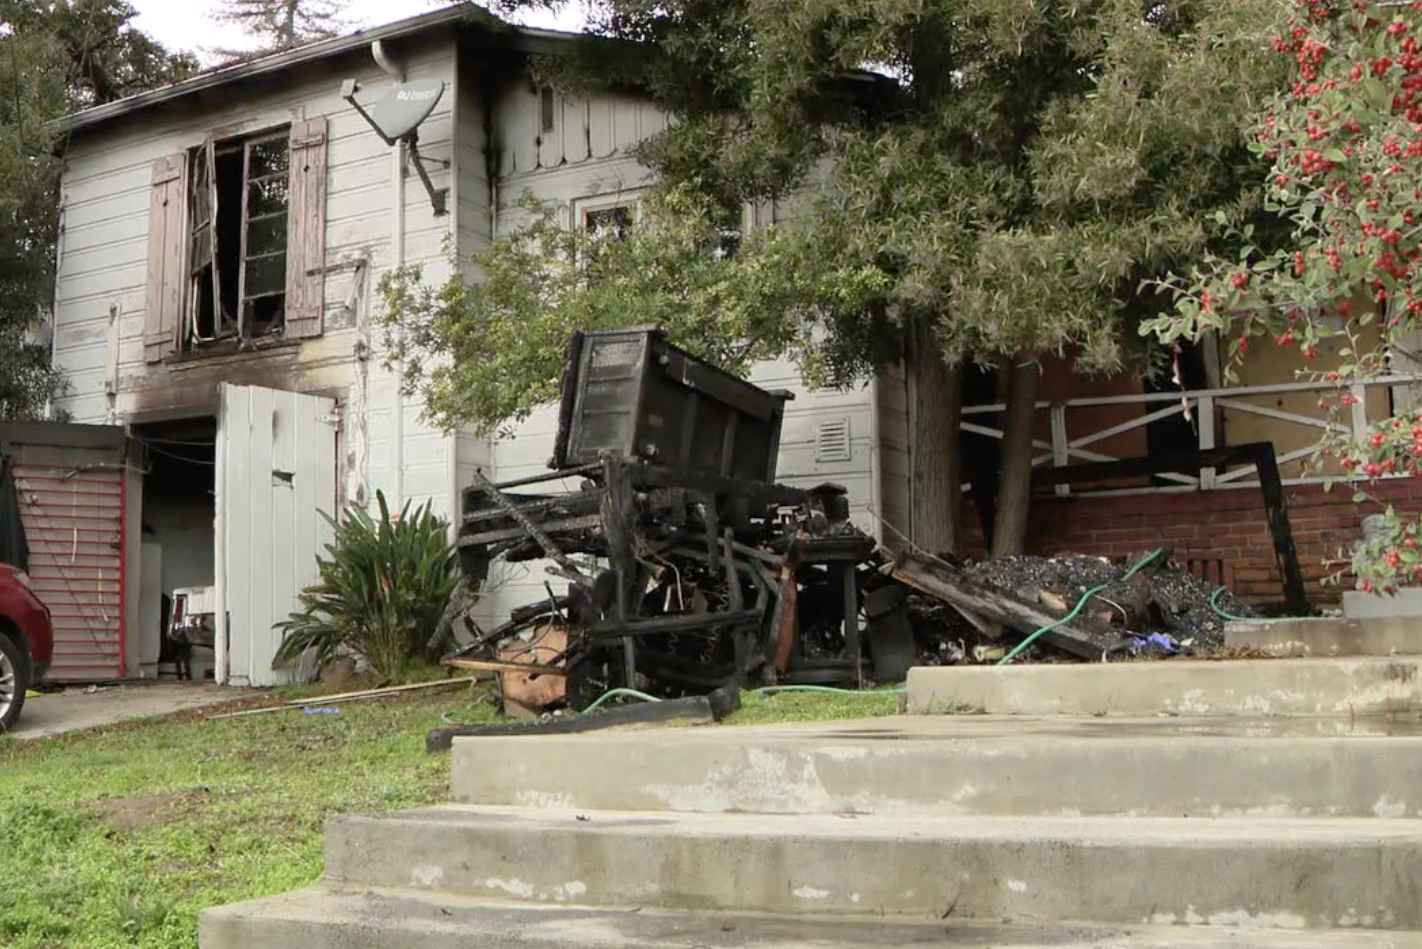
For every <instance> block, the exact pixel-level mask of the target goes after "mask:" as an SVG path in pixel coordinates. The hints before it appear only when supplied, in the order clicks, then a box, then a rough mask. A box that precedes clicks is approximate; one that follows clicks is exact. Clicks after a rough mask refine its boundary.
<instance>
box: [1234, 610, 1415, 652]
mask: <svg viewBox="0 0 1422 949" xmlns="http://www.w3.org/2000/svg"><path fill="white" fill-rule="evenodd" d="M1383 602H1384V603H1386V601H1383ZM1225 646H1226V647H1227V648H1231V649H1258V650H1260V651H1261V652H1265V653H1268V654H1269V655H1271V656H1278V657H1281V658H1291V657H1298V656H1416V655H1422V617H1416V616H1363V617H1359V618H1357V619H1348V618H1345V617H1341V616H1340V617H1320V618H1308V619H1273V620H1243V621H1239V622H1232V623H1226V624H1225Z"/></svg>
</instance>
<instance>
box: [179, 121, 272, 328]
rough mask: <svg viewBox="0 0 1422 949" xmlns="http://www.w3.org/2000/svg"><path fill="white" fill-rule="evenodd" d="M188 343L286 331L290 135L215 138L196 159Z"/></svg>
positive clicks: (190, 192) (191, 203) (193, 164)
mask: <svg viewBox="0 0 1422 949" xmlns="http://www.w3.org/2000/svg"><path fill="white" fill-rule="evenodd" d="M189 165H190V167H189V175H188V180H189V182H190V183H191V184H190V187H189V189H188V197H189V207H190V209H191V217H190V220H191V221H192V234H191V241H190V255H189V260H190V265H189V277H190V286H189V297H188V321H187V323H188V327H187V329H188V331H187V342H188V343H189V344H190V345H191V344H201V343H205V342H211V341H215V340H226V339H257V338H261V337H267V336H273V335H277V334H280V333H282V331H283V330H284V329H285V325H286V302H287V301H286V286H287V273H286V270H287V268H286V256H287V225H288V218H289V213H288V212H289V207H290V190H291V146H290V142H289V133H288V130H286V129H282V130H280V131H278V132H272V133H267V134H263V135H260V136H253V137H251V138H247V139H239V140H235V141H222V142H217V141H213V140H212V139H209V140H208V141H207V142H206V143H205V144H204V145H203V146H202V147H200V148H198V149H195V150H194V151H193V153H192V154H191V156H190V159H189Z"/></svg>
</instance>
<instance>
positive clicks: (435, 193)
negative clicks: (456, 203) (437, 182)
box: [403, 132, 449, 217]
mask: <svg viewBox="0 0 1422 949" xmlns="http://www.w3.org/2000/svg"><path fill="white" fill-rule="evenodd" d="M403 141H404V142H405V148H406V152H405V174H407V175H408V174H409V173H410V165H411V164H414V166H415V173H416V174H418V175H419V176H420V182H421V183H422V184H423V185H424V186H425V193H426V194H428V195H429V196H430V207H432V208H434V213H435V217H443V216H444V215H446V214H448V213H449V189H448V188H436V187H435V186H434V182H433V181H431V180H430V173H429V172H428V171H426V170H425V162H427V161H429V162H434V163H435V164H436V165H439V166H440V167H441V168H448V167H449V162H448V161H446V160H445V159H443V158H425V157H424V156H423V155H421V154H420V133H419V132H411V133H410V134H409V135H406V136H405V138H404V139H403Z"/></svg>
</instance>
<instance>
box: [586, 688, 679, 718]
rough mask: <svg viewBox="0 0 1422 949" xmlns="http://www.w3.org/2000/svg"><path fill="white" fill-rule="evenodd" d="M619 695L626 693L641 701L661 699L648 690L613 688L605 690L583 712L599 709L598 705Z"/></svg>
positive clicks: (630, 697)
mask: <svg viewBox="0 0 1422 949" xmlns="http://www.w3.org/2000/svg"><path fill="white" fill-rule="evenodd" d="M619 695H625V696H627V697H628V698H629V699H637V700H638V701H640V702H660V701H661V699H659V698H657V697H656V696H655V695H648V694H647V693H646V692H638V691H637V690H636V689H613V690H612V691H610V692H604V693H603V694H602V695H601V696H600V697H599V698H598V700H597V701H596V702H594V703H593V704H591V705H589V706H588V707H587V708H585V709H583V712H582V714H584V715H586V714H588V713H589V712H595V711H597V709H598V707H599V706H600V705H602V703H604V702H606V701H607V700H608V699H615V698H617V697H618V696H619Z"/></svg>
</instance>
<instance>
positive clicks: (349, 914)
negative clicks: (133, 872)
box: [199, 888, 1422, 949]
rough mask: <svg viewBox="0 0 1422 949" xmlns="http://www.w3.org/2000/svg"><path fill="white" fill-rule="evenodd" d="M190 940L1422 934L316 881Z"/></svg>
mask: <svg viewBox="0 0 1422 949" xmlns="http://www.w3.org/2000/svg"><path fill="white" fill-rule="evenodd" d="M199 943H200V945H201V949H251V947H261V949H503V947H519V949H611V947H619V949H667V947H679V946H681V947H692V946H694V947H700V949H910V947H944V946H952V947H955V949H1422V934H1415V933H1381V932H1376V931H1370V932H1315V933H1305V932H1283V931H1260V930H1239V929H1216V928H1210V927H1203V926H1201V927H1186V926H1169V927H1157V926H1127V927H1100V926H1089V925H1056V924H1043V925H1037V926H1030V927H1021V926H1010V925H1004V924H1002V923H999V922H991V923H977V922H971V921H964V920H958V919H954V918H951V917H950V918H949V919H947V920H931V921H921V922H888V921H885V920H882V919H865V918H839V919H826V918H824V917H818V916H816V917H768V916H744V915H728V914H725V913H695V914H691V913H667V912H658V911H655V910H640V911H638V910H635V908H633V909H632V910H629V909H621V910H606V909H582V908H575V907H549V906H528V905H508V904H489V903H481V902H475V901H471V900H466V899H460V898H456V897H446V896H439V895H432V894H420V893H409V892H400V891H393V890H366V891H360V892H343V891H337V890H327V889H319V888H318V889H312V890H305V891H302V892H299V893H291V894H288V895H285V896H279V897H275V898H273V899H266V900H257V901H253V902H250V903H239V904H237V905H235V906H224V907H222V908H220V909H212V910H207V911H206V912H204V913H203V914H202V921H201V936H200V939H199Z"/></svg>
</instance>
